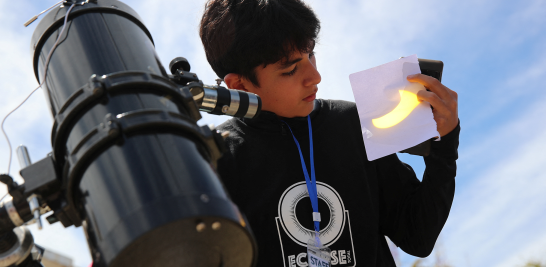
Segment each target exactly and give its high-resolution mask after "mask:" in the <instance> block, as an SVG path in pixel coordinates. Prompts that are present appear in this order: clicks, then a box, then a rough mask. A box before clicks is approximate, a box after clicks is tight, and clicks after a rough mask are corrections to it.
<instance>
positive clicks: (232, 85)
mask: <svg viewBox="0 0 546 267" xmlns="http://www.w3.org/2000/svg"><path fill="white" fill-rule="evenodd" d="M224 82H225V83H226V85H227V87H228V88H229V89H237V90H242V91H247V92H248V89H246V88H245V84H244V81H243V77H242V76H241V75H240V74H236V73H228V74H227V75H226V76H225V77H224Z"/></svg>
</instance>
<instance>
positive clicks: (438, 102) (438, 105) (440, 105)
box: [417, 90, 447, 111]
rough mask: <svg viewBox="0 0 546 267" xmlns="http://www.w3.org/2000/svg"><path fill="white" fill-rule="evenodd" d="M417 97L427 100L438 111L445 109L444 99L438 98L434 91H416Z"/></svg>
mask: <svg viewBox="0 0 546 267" xmlns="http://www.w3.org/2000/svg"><path fill="white" fill-rule="evenodd" d="M417 99H419V100H421V101H427V102H429V103H430V105H431V106H433V107H434V109H437V110H439V111H444V110H445V109H447V107H446V104H445V103H444V101H442V99H440V97H438V95H436V94H435V93H434V92H429V91H427V90H421V91H419V92H417Z"/></svg>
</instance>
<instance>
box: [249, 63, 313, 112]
mask: <svg viewBox="0 0 546 267" xmlns="http://www.w3.org/2000/svg"><path fill="white" fill-rule="evenodd" d="M255 71H256V76H257V79H258V82H259V84H260V87H256V86H255V85H254V84H252V83H251V82H250V81H248V80H245V81H244V82H243V83H244V87H245V88H244V89H246V91H249V92H252V93H255V94H257V95H259V96H260V98H261V99H262V110H267V111H271V112H274V113H275V114H277V115H278V116H281V117H286V118H293V117H305V116H307V115H309V113H311V111H312V110H313V100H315V97H316V93H317V91H318V87H317V84H318V83H320V80H321V77H320V74H319V72H318V71H317V64H316V59H315V56H314V54H313V52H311V53H302V52H293V53H292V55H291V56H290V60H288V61H287V62H283V61H279V62H277V63H275V64H269V65H267V66H266V67H265V68H264V67H263V66H258V67H256V69H255Z"/></svg>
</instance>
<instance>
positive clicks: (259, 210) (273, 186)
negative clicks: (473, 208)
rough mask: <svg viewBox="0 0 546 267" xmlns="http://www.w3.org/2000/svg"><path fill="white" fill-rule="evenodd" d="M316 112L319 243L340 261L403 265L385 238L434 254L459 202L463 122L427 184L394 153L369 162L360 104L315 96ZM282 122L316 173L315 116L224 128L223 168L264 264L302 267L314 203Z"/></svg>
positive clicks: (437, 147)
mask: <svg viewBox="0 0 546 267" xmlns="http://www.w3.org/2000/svg"><path fill="white" fill-rule="evenodd" d="M310 116H311V122H312V123H311V124H312V128H313V146H314V159H315V170H316V180H317V189H318V197H319V211H320V213H321V217H322V221H321V222H320V237H321V241H322V242H323V243H324V244H325V245H327V246H329V248H330V249H331V250H332V252H331V256H332V265H333V266H395V263H394V260H393V258H392V255H391V253H390V250H389V248H388V245H387V242H386V240H385V237H384V236H388V237H389V238H390V239H391V240H392V241H393V242H394V243H395V244H396V245H397V246H399V247H400V248H401V249H402V250H404V251H405V252H407V253H409V254H412V255H415V256H419V257H425V256H427V255H429V254H430V252H431V251H432V249H433V247H434V243H435V242H436V239H437V237H438V235H439V234H440V231H441V230H442V227H443V226H444V224H445V222H446V220H447V217H448V215H449V210H450V208H451V203H452V201H453V195H454V191H455V179H454V178H455V173H456V164H455V160H456V159H457V147H458V139H459V129H460V128H459V126H457V128H456V129H455V130H453V131H452V132H451V133H449V134H447V135H446V136H444V137H442V139H441V141H438V142H433V143H432V148H431V154H430V155H429V156H427V157H424V160H425V164H426V170H425V173H424V177H423V179H422V182H420V181H419V180H418V179H417V177H416V175H415V173H414V171H413V170H412V168H411V167H410V166H409V165H407V164H405V163H403V162H401V161H400V160H399V159H398V157H397V156H396V154H393V155H390V156H386V157H383V158H380V159H377V160H375V161H371V162H370V161H368V160H367V157H366V151H365V149H364V142H363V139H362V132H361V127H360V122H359V118H358V113H357V110H356V105H355V104H354V103H351V102H346V101H336V100H315V109H314V110H313V112H312V113H311V115H310ZM281 120H284V121H285V122H286V123H288V124H289V125H290V128H291V129H292V131H293V133H294V135H295V137H296V138H297V139H298V141H299V143H300V146H301V150H302V153H303V157H304V158H305V162H306V166H307V168H309V166H310V164H309V135H308V134H309V133H308V128H307V119H306V118H291V119H286V118H279V117H278V116H277V115H275V114H274V113H271V112H267V111H264V112H262V113H261V114H260V115H259V116H258V117H257V118H254V119H231V120H229V121H227V122H226V123H224V124H222V125H220V127H219V128H220V129H221V130H223V131H226V130H227V131H230V136H229V137H228V138H227V139H226V141H227V144H228V152H227V153H226V154H225V155H224V157H223V158H222V159H221V160H220V161H219V165H218V170H219V173H220V177H221V178H222V180H223V182H224V185H225V187H226V189H227V190H228V192H229V193H230V195H231V198H232V200H233V201H234V202H235V204H237V205H238V207H239V208H240V209H241V211H242V212H243V213H244V214H245V215H246V216H247V218H248V220H249V223H250V226H251V228H252V230H253V232H254V235H255V237H256V240H257V242H258V251H259V254H258V255H259V256H258V264H257V266H260V267H263V266H272V267H273V266H274V267H279V266H284V267H296V266H298V267H303V266H307V256H306V246H305V245H306V243H307V241H308V239H309V238H310V237H311V236H312V234H313V221H312V208H311V201H310V199H309V197H308V194H307V188H306V185H305V178H304V175H303V172H302V165H301V161H300V156H299V153H298V150H297V147H296V144H295V143H294V140H293V138H292V135H291V134H290V131H289V130H288V128H287V127H286V126H285V125H284V123H283V122H282V121H281ZM308 171H309V170H308Z"/></svg>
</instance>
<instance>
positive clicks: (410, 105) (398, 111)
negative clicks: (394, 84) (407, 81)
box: [372, 90, 419, 129]
mask: <svg viewBox="0 0 546 267" xmlns="http://www.w3.org/2000/svg"><path fill="white" fill-rule="evenodd" d="M398 92H400V103H398V106H396V107H395V108H394V109H393V110H392V111H391V112H389V113H387V114H385V115H383V116H381V117H379V118H377V119H372V123H373V125H374V126H375V127H377V128H382V129H383V128H389V127H392V126H394V125H396V124H398V123H400V122H401V121H403V120H404V119H405V118H406V117H407V116H408V115H409V114H410V113H411V112H412V111H413V109H415V108H416V107H417V105H419V100H418V99H417V95H416V94H414V93H412V92H408V91H406V90H398Z"/></svg>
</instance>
